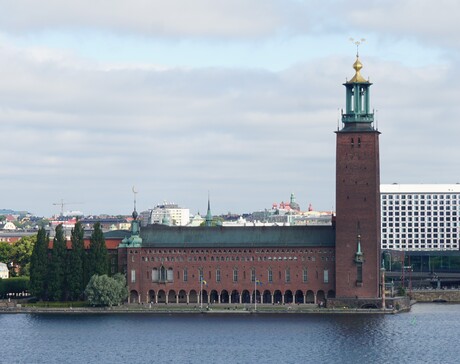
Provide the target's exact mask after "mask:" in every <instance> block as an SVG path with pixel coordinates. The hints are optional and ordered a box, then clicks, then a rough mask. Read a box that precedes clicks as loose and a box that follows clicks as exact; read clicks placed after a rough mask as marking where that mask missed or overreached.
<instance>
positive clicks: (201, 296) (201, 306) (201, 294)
mask: <svg viewBox="0 0 460 364" xmlns="http://www.w3.org/2000/svg"><path fill="white" fill-rule="evenodd" d="M200 308H201V309H203V278H200Z"/></svg>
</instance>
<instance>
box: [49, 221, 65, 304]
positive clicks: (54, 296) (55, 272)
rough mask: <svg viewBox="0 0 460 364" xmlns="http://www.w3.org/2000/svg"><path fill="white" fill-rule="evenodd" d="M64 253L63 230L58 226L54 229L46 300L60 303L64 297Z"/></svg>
mask: <svg viewBox="0 0 460 364" xmlns="http://www.w3.org/2000/svg"><path fill="white" fill-rule="evenodd" d="M66 253H67V247H66V241H65V235H64V228H63V227H62V224H60V225H58V226H57V227H56V231H55V236H54V239H53V250H52V251H51V261H50V264H49V270H48V298H49V299H50V300H51V301H60V300H62V299H63V297H64V291H65V264H66V255H67V254H66Z"/></svg>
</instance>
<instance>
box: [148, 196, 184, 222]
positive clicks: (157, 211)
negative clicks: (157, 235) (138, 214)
mask: <svg viewBox="0 0 460 364" xmlns="http://www.w3.org/2000/svg"><path fill="white" fill-rule="evenodd" d="M149 211H150V218H149V219H148V223H149V224H166V225H177V226H185V225H187V224H189V222H190V209H184V208H182V207H179V206H178V205H177V204H175V203H166V202H165V203H163V204H159V205H157V206H156V207H155V208H154V209H152V210H149Z"/></svg>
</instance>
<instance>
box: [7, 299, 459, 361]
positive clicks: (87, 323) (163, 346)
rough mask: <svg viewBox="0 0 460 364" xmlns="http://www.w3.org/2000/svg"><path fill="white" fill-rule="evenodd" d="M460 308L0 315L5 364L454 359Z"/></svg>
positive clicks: (419, 305) (427, 305) (424, 307)
mask: <svg viewBox="0 0 460 364" xmlns="http://www.w3.org/2000/svg"><path fill="white" fill-rule="evenodd" d="M459 322H460V305H448V304H417V305H415V306H414V307H413V308H412V311H411V312H409V313H404V314H398V315H375V314H373V315H346V314H335V315H328V314H323V315H321V314H320V315H308V314H307V315H199V314H198V315H166V314H165V315H144V314H137V315H116V314H115V315H94V314H93V315H82V314H80V315H60V314H40V315H37V314H8V315H0V327H1V328H2V329H3V330H2V331H3V337H2V339H1V342H2V353H1V362H2V363H26V362H27V363H45V362H46V363H81V362H89V363H93V362H97V363H121V362H130V363H151V362H159V363H173V362H174V363H176V362H179V363H210V362H212V363H249V362H251V363H252V362H258V363H278V362H283V363H308V362H322V363H356V362H364V363H365V362H375V363H388V362H392V361H393V362H403V363H406V362H407V363H408V362H415V363H435V362H443V363H454V362H457V359H458V356H459V355H460V348H459V347H458V345H456V343H455V342H453V341H455V340H456V337H457V332H458V327H459V324H458V323H459Z"/></svg>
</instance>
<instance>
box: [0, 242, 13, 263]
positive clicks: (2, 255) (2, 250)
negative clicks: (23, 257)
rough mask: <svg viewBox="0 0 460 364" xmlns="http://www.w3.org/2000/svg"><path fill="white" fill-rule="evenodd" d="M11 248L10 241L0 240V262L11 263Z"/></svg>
mask: <svg viewBox="0 0 460 364" xmlns="http://www.w3.org/2000/svg"><path fill="white" fill-rule="evenodd" d="M12 249H13V246H12V245H11V244H10V243H7V242H6V241H0V262H2V263H6V264H8V263H11V261H12V255H11V250H12Z"/></svg>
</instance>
